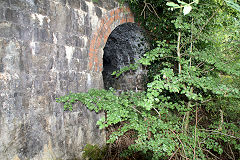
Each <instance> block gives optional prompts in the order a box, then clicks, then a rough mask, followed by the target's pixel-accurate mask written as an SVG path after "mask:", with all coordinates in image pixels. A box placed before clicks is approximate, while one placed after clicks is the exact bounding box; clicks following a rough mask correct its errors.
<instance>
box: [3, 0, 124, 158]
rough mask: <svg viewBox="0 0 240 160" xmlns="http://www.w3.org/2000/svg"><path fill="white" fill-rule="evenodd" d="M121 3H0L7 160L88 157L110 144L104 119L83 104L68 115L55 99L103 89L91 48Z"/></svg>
mask: <svg viewBox="0 0 240 160" xmlns="http://www.w3.org/2000/svg"><path fill="white" fill-rule="evenodd" d="M115 3H116V4H117V2H115ZM116 4H114V5H113V1H111V2H110V1H109V0H106V1H104V2H102V1H101V0H99V2H98V3H93V2H92V1H91V0H0V135H1V136H0V159H4V160H5V159H6V160H10V159H21V160H25V159H37V160H38V159H39V160H41V159H42V160H45V159H63V160H64V159H73V158H81V155H82V152H83V148H84V146H85V145H86V144H87V143H90V144H99V145H103V144H104V143H105V133H104V130H99V128H98V127H97V126H96V122H97V120H99V118H100V117H101V116H103V114H96V113H95V112H90V111H89V110H87V108H86V107H85V106H83V105H81V104H80V103H78V104H76V105H74V107H73V111H72V112H68V111H63V104H60V103H56V98H58V97H60V96H63V95H66V94H67V93H69V92H86V91H88V90H89V89H90V88H103V80H102V73H101V70H100V69H98V68H97V70H96V69H91V68H90V67H89V62H90V61H89V57H90V55H89V51H90V45H92V44H90V42H91V40H92V39H94V36H96V33H97V32H98V30H99V28H98V27H100V25H104V23H105V22H106V24H111V23H113V22H111V23H109V22H108V23H107V19H106V21H101V20H102V18H103V16H104V15H103V13H104V14H106V15H108V14H109V12H112V11H110V9H113V8H115V6H116ZM119 15H120V14H119ZM103 22H104V23H103ZM106 29H108V28H106ZM110 29H111V28H110ZM108 32H110V31H108ZM103 41H104V38H103V37H102V39H101V40H98V41H96V42H97V43H98V44H96V47H97V49H99V53H98V54H97V55H96V57H92V59H93V60H94V61H96V62H94V65H95V66H96V64H102V60H101V58H102V54H103V53H102V49H103V47H101V46H99V45H100V44H101V45H102V44H103ZM94 46H95V45H94Z"/></svg>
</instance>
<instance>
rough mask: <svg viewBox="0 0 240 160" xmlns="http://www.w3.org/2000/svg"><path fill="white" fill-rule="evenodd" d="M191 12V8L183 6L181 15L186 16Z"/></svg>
mask: <svg viewBox="0 0 240 160" xmlns="http://www.w3.org/2000/svg"><path fill="white" fill-rule="evenodd" d="M191 10H192V6H190V5H187V6H184V8H183V14H184V15H187V14H188V13H190V12H191Z"/></svg>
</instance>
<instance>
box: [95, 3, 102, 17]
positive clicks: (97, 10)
mask: <svg viewBox="0 0 240 160" xmlns="http://www.w3.org/2000/svg"><path fill="white" fill-rule="evenodd" d="M95 12H96V15H97V16H98V18H101V17H102V10H101V9H100V8H99V7H97V6H95Z"/></svg>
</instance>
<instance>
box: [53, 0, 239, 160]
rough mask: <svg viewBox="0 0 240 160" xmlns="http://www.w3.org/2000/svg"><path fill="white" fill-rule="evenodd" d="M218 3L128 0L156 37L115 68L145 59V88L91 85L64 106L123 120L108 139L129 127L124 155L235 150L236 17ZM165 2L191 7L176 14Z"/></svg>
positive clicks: (106, 120) (224, 154)
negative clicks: (81, 107)
mask: <svg viewBox="0 0 240 160" xmlns="http://www.w3.org/2000/svg"><path fill="white" fill-rule="evenodd" d="M149 4H151V5H149ZM224 4H225V3H222V2H221V3H220V2H216V1H213V0H208V1H204V4H203V3H201V1H200V2H199V3H198V1H196V0H195V1H192V2H184V1H177V2H175V1H174V2H172V3H170V2H168V3H166V2H165V1H159V0H151V1H149V2H146V1H144V2H143V1H141V0H135V1H131V3H130V6H131V8H132V9H133V11H134V13H135V14H139V15H142V16H139V17H138V18H137V19H138V20H139V21H140V22H141V24H142V25H143V26H144V27H145V29H146V30H147V31H148V32H149V35H150V36H152V40H153V41H154V40H157V41H155V42H154V43H153V49H152V50H151V51H149V52H147V53H145V55H144V57H143V58H142V59H140V60H139V61H138V62H137V63H136V64H131V65H130V66H126V67H124V68H122V69H121V70H119V71H116V72H114V73H113V75H116V76H117V77H118V76H120V75H121V74H122V73H123V72H125V71H127V70H130V69H131V70H134V69H137V67H138V66H139V65H144V66H147V67H148V83H147V89H146V91H144V92H137V93H135V92H132V91H129V92H121V93H118V91H116V90H114V89H110V90H95V89H92V90H90V91H89V92H88V93H70V94H69V95H66V96H63V97H60V98H58V100H57V101H58V102H62V103H64V109H65V110H72V105H73V104H74V103H75V102H76V101H81V102H82V103H83V104H85V105H86V106H87V107H88V108H89V109H90V110H94V111H96V112H99V111H105V113H106V116H105V117H102V118H101V119H100V120H99V121H98V122H97V124H98V125H99V126H100V128H101V129H102V128H105V127H108V126H111V125H118V124H119V123H120V122H124V125H123V126H122V127H121V128H120V129H119V130H117V131H115V132H113V133H112V134H111V136H110V138H109V140H108V143H113V142H115V141H116V140H117V139H118V137H119V136H122V135H124V133H126V132H127V131H130V130H131V131H134V133H135V135H134V136H135V137H136V140H135V143H134V144H132V145H131V146H129V149H128V150H127V151H125V152H124V153H123V155H125V156H126V155H129V154H131V153H134V152H142V153H145V154H146V155H148V157H149V158H150V159H169V158H173V157H182V158H189V159H209V158H212V157H215V158H216V156H218V157H221V158H223V159H224V158H225V159H230V158H231V156H232V157H234V155H235V157H237V156H240V128H239V126H240V123H239V122H240V119H239V114H240V91H239V89H240V81H239V79H240V61H239V58H240V57H239V55H240V50H239V47H240V42H239V36H240V35H239V34H240V23H239V19H240V16H239V14H238V13H237V12H236V11H233V10H231V9H229V7H228V6H226V5H225V6H224ZM146 5H147V6H148V7H146ZM151 6H152V9H151ZM168 6H170V7H172V8H183V9H184V7H186V6H191V7H192V8H191V12H190V9H189V8H188V10H187V11H185V13H184V14H182V13H181V11H180V12H179V10H176V9H174V10H172V11H169V8H168ZM146 8H147V9H146ZM154 8H155V9H154ZM229 10H230V11H229ZM183 12H184V11H183ZM163 15H165V16H163ZM229 155H230V156H229Z"/></svg>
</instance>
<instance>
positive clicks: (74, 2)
mask: <svg viewBox="0 0 240 160" xmlns="http://www.w3.org/2000/svg"><path fill="white" fill-rule="evenodd" d="M67 5H69V6H70V7H71V8H75V9H79V8H80V1H79V0H67Z"/></svg>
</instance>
